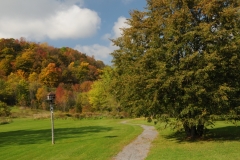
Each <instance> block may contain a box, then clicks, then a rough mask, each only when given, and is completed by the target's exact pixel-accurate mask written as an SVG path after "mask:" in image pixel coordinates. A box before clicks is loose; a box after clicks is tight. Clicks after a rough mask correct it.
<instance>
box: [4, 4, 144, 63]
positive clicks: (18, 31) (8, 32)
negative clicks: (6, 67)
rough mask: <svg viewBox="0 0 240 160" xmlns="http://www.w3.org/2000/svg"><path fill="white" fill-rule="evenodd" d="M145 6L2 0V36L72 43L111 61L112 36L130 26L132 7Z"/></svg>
mask: <svg viewBox="0 0 240 160" xmlns="http://www.w3.org/2000/svg"><path fill="white" fill-rule="evenodd" d="M145 6H146V1H145V0H0V38H17V39H18V38H20V37H25V38H26V39H27V40H28V41H34V42H40V43H42V42H47V43H48V44H49V45H51V46H54V47H58V48H59V47H63V46H66V47H71V48H74V49H77V50H79V51H80V52H83V53H86V54H87V55H90V56H92V55H94V57H95V59H98V60H102V61H103V62H104V63H106V64H110V63H111V56H110V55H109V53H111V52H112V51H113V50H114V47H113V46H112V45H111V42H110V41H109V38H116V37H118V36H120V35H121V31H120V30H119V28H123V27H127V26H126V24H125V23H124V22H125V19H126V18H129V17H130V16H129V11H131V10H133V9H138V10H144V7H145Z"/></svg>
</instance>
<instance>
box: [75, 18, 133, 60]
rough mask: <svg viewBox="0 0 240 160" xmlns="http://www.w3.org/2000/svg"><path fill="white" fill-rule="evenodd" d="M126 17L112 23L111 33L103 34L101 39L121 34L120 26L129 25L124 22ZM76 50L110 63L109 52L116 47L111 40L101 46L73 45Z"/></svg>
mask: <svg viewBox="0 0 240 160" xmlns="http://www.w3.org/2000/svg"><path fill="white" fill-rule="evenodd" d="M125 22H126V18H125V17H119V18H118V20H117V22H115V23H114V26H113V28H112V33H111V34H110V33H107V34H105V35H103V37H102V39H103V40H109V39H110V38H111V39H115V38H118V37H120V36H121V34H122V30H121V28H128V27H129V25H128V24H126V23H125ZM75 49H76V50H78V51H80V52H83V53H86V54H87V55H89V56H94V57H95V59H101V60H102V61H103V62H104V63H105V64H110V62H111V59H112V58H111V56H110V53H112V52H113V51H114V50H116V49H117V47H116V46H113V44H112V42H111V41H110V42H109V45H108V46H103V45H99V44H94V45H86V46H81V45H77V46H76V47H75Z"/></svg>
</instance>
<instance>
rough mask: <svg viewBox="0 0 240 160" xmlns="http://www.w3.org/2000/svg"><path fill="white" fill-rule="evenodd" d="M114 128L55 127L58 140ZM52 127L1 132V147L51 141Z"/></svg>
mask: <svg viewBox="0 0 240 160" xmlns="http://www.w3.org/2000/svg"><path fill="white" fill-rule="evenodd" d="M110 130H112V128H111V127H101V126H87V127H79V128H56V129H54V134H55V135H54V136H55V139H56V140H62V139H68V138H77V137H79V138H80V137H84V136H87V135H89V136H90V134H97V133H100V132H108V131H110ZM51 138H52V133H51V129H42V130H18V131H9V132H0V147H3V146H6V145H25V144H40V143H44V142H47V141H49V142H51V140H52V139H51Z"/></svg>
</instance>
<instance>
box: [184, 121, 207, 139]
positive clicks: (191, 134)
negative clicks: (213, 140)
mask: <svg viewBox="0 0 240 160" xmlns="http://www.w3.org/2000/svg"><path fill="white" fill-rule="evenodd" d="M183 127H184V130H185V133H186V136H187V137H188V138H196V137H202V136H203V132H204V125H197V126H191V127H189V125H188V123H184V124H183Z"/></svg>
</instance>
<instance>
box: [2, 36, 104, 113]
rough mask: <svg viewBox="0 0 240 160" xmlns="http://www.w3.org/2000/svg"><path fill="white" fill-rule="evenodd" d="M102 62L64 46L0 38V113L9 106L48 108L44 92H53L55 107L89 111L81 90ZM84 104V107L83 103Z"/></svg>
mask: <svg viewBox="0 0 240 160" xmlns="http://www.w3.org/2000/svg"><path fill="white" fill-rule="evenodd" d="M104 67H105V64H104V63H103V62H102V61H98V60H95V59H94V57H89V56H87V55H86V54H84V53H80V52H79V51H76V50H74V49H71V48H68V47H62V48H54V47H52V46H49V45H48V44H47V43H34V42H28V41H26V40H25V38H20V39H13V38H9V39H4V38H2V39H0V115H1V116H8V115H10V109H11V107H9V106H15V105H17V106H20V107H28V108H31V109H43V110H48V109H49V105H48V104H47V102H46V96H47V94H48V93H49V92H54V93H55V94H56V105H55V109H56V110H59V111H63V112H68V111H69V110H71V111H72V112H74V113H75V112H76V113H80V112H82V109H83V108H84V107H85V109H86V110H87V111H91V107H90V104H89V103H88V100H87V98H86V95H85V93H87V92H88V91H89V90H90V89H91V85H92V83H93V82H94V81H96V80H97V79H99V76H100V75H101V74H102V72H103V68H104ZM83 106H84V107H83Z"/></svg>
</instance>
